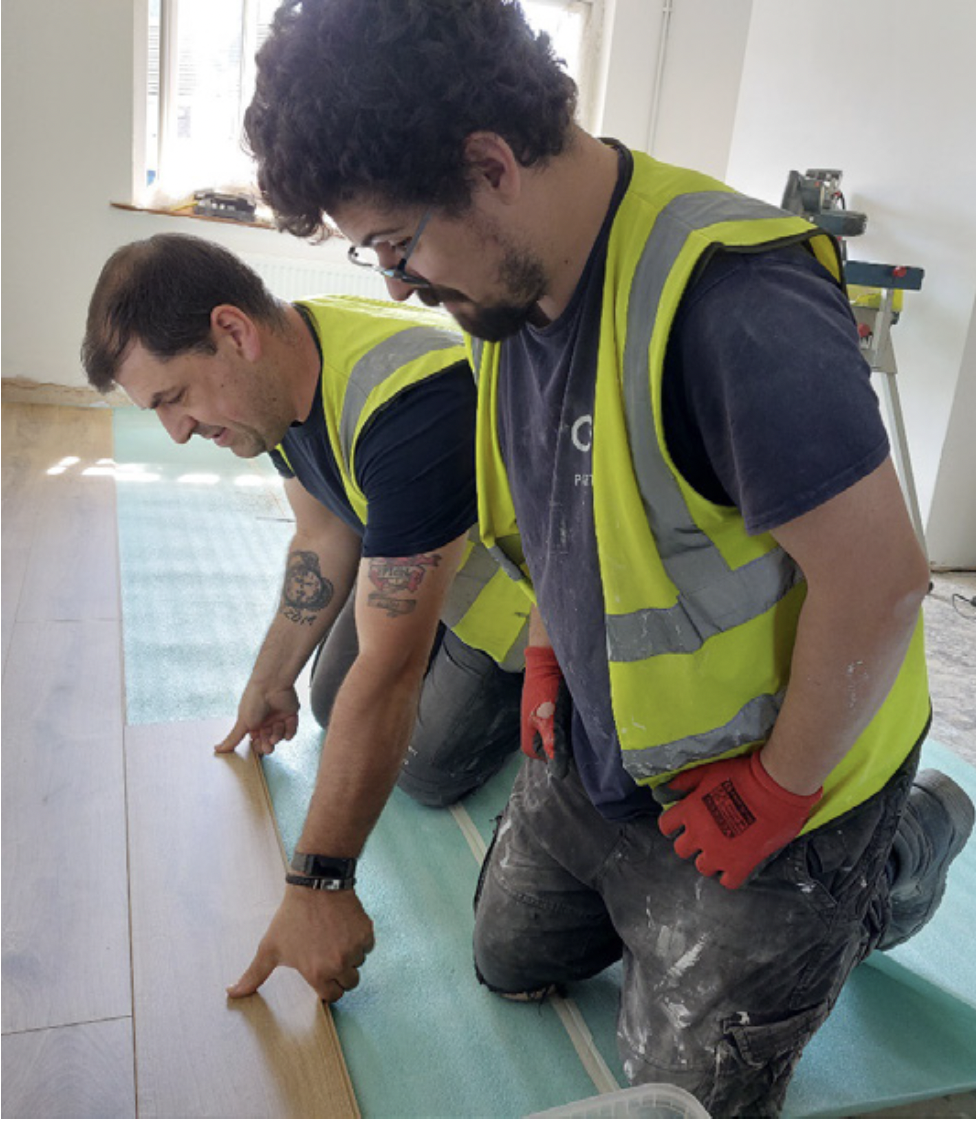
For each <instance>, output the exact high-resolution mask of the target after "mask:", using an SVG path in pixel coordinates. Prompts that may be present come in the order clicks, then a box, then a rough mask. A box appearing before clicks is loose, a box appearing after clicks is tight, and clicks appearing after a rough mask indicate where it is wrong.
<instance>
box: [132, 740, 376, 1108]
mask: <svg viewBox="0 0 978 1122" xmlns="http://www.w3.org/2000/svg"><path fill="white" fill-rule="evenodd" d="M227 723H228V721H227V720H226V719H223V720H212V721H207V722H193V723H182V724H168V725H140V726H135V727H130V728H128V729H127V730H126V765H127V773H128V791H129V837H130V894H131V907H132V940H133V1002H134V1004H133V1015H134V1019H135V1026H136V1034H135V1039H136V1067H137V1071H138V1073H139V1081H138V1087H137V1109H138V1113H139V1116H140V1117H141V1118H172V1117H178V1118H179V1117H197V1118H353V1117H357V1116H358V1114H357V1108H356V1102H355V1099H354V1096H353V1090H352V1087H351V1084H350V1081H349V1076H348V1074H347V1071H346V1066H345V1064H344V1061H343V1057H342V1053H341V1051H340V1047H339V1042H338V1040H337V1037H336V1033H335V1029H334V1027H333V1023H332V1018H331V1017H330V1015H329V1013H328V1011H327V1010H326V1009H325V1008H324V1007H323V1006H322V1004H321V1002H320V1001H319V1000H318V999H317V998H316V996H315V994H314V993H313V992H312V990H311V989H310V988H309V987H308V986H307V985H306V983H305V982H304V981H303V980H302V979H301V977H300V976H299V975H298V974H297V973H295V972H294V971H292V970H287V969H283V970H276V971H275V973H274V974H273V975H272V977H271V978H270V979H269V980H268V981H267V982H266V983H265V985H264V986H263V987H262V989H261V991H260V993H259V994H257V995H255V996H253V997H250V998H247V999H244V1000H242V1001H237V1002H231V1001H229V1000H228V999H227V997H226V995H225V992H224V991H225V987H226V986H227V985H228V984H229V983H231V982H233V981H236V980H237V978H238V977H239V976H240V974H241V973H242V972H243V971H244V969H245V967H246V966H247V965H248V963H249V962H250V961H251V958H252V956H253V955H254V952H255V949H256V947H257V945H258V941H259V939H260V938H261V936H262V935H263V934H264V932H265V928H266V927H267V925H268V922H269V920H270V919H271V916H272V914H273V913H274V911H275V908H276V907H277V906H278V903H279V901H280V900H281V894H282V884H283V871H284V859H283V855H282V850H281V846H280V843H279V840H278V836H277V833H276V831H275V827H274V821H273V818H272V815H271V810H270V807H269V804H268V797H267V792H266V791H265V788H264V783H263V780H262V778H261V776H260V769H259V767H258V763H257V761H256V760H255V759H254V757H253V756H251V755H250V754H249V755H243V754H242V755H233V756H215V755H214V753H213V747H212V746H213V745H214V744H215V743H216V742H217V741H218V740H219V739H221V738H222V737H223V736H224V735H225V733H226V731H227V729H226V725H227Z"/></svg>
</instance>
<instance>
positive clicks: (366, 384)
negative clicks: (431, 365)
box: [340, 327, 462, 475]
mask: <svg viewBox="0 0 978 1122" xmlns="http://www.w3.org/2000/svg"><path fill="white" fill-rule="evenodd" d="M461 342H462V337H461V336H460V335H457V334H455V333H454V332H450V331H442V330H439V329H438V328H435V327H407V328H405V329H404V330H403V331H398V332H397V334H396V335H391V336H390V338H388V339H385V340H384V341H383V342H381V343H378V344H377V345H376V346H375V347H372V348H371V349H370V350H369V351H367V353H366V354H365V355H362V356H361V357H360V358H359V359H358V360H357V362H356V364H355V365H354V367H353V370H352V371H351V373H350V380H349V382H348V383H347V386H346V394H345V395H344V397H343V410H342V412H341V414H340V448H341V450H342V453H343V462H344V463H345V464H346V465H347V469H348V470H349V472H350V474H351V475H352V474H353V465H352V463H351V459H350V457H351V454H352V451H353V438H354V436H356V431H357V425H358V424H359V423H360V414H361V413H362V412H363V406H364V403H365V402H366V400H367V398H368V397H369V396H370V394H371V393H372V391H373V390H375V389H376V388H377V387H378V386H380V385H382V384H383V383H384V382H385V381H386V380H387V379H388V378H389V377H390V376H391V375H392V374H393V373H394V372H395V371H396V370H399V369H400V368H401V367H402V366H405V365H406V364H407V363H409V362H414V361H415V360H416V359H419V358H423V357H424V356H425V355H426V354H431V352H432V351H444V350H448V348H449V347H457V346H459V344H460V343H461Z"/></svg>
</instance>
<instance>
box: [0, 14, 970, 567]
mask: <svg viewBox="0 0 978 1122" xmlns="http://www.w3.org/2000/svg"><path fill="white" fill-rule="evenodd" d="M143 2H144V0H85V2H84V3H79V2H77V0H50V2H49V3H46V4H42V3H38V2H37V0H5V3H4V11H3V17H4V18H3V23H4V26H3V30H4V31H5V32H6V35H5V36H4V39H3V69H2V79H3V92H4V94H5V95H6V97H5V98H4V105H3V135H2V143H3V154H4V155H5V156H7V157H8V158H7V161H6V169H5V170H6V174H5V177H4V183H3V205H4V209H5V217H6V223H5V229H4V233H5V235H6V240H5V244H4V249H5V250H6V253H5V257H4V268H3V325H2V328H3V330H2V337H3V371H2V372H3V376H4V377H23V378H29V379H32V380H35V381H40V382H56V383H61V384H64V385H81V384H83V382H84V377H83V374H82V372H81V369H80V366H79V363H78V357H77V356H78V347H79V344H80V341H81V336H82V332H83V330H84V317H85V309H86V307H87V303H88V297H89V294H90V292H91V289H92V286H93V284H94V282H95V279H96V277H97V275H98V272H99V269H100V268H101V266H102V264H103V263H104V261H105V259H106V258H107V257H108V255H109V254H110V253H111V252H112V251H113V250H114V249H116V248H117V247H118V246H120V245H123V244H125V243H126V242H129V241H132V240H134V239H137V238H143V237H148V236H150V235H151V234H153V233H156V232H157V231H159V230H177V231H182V232H187V231H188V230H189V231H191V232H194V233H200V234H202V235H204V236H207V237H212V238H213V239H214V240H216V241H220V242H222V243H223V244H225V245H227V246H229V247H230V248H231V249H234V250H237V251H238V252H242V253H253V254H259V255H262V256H269V255H273V256H274V255H282V256H285V255H289V256H292V255H299V256H302V257H305V258H309V257H317V256H319V257H321V256H326V257H331V258H335V257H336V256H337V255H338V254H339V253H340V249H339V247H337V246H321V247H310V246H306V245H303V244H302V243H300V242H299V241H297V240H296V239H295V238H291V237H289V236H287V235H279V234H276V233H274V232H271V231H261V230H250V229H244V228H237V227H233V226H225V225H220V224H216V223H206V224H205V223H190V222H187V221H186V220H181V219H174V218H165V217H158V216H152V215H144V214H133V213H127V212H124V211H118V210H113V209H111V208H110V207H109V205H108V204H109V201H110V200H125V199H127V198H128V197H129V190H130V176H131V145H132V135H133V119H132V107H133V97H132V89H133V40H134V36H135V27H136V21H135V13H136V12H137V11H139V10H141V5H142V3H143ZM666 2H667V0H661V2H659V0H607V6H608V17H609V37H608V39H607V41H606V44H605V52H604V53H605V60H604V61H605V67H604V71H605V77H606V81H607V86H606V90H605V94H604V97H603V99H602V102H601V105H600V112H599V115H598V120H599V122H600V123H599V126H598V128H599V131H600V132H602V133H604V134H610V135H614V136H618V137H620V138H621V139H622V140H624V141H625V142H626V143H629V144H631V145H633V146H634V147H639V148H642V147H645V146H646V144H647V143H648V138H649V132H650V127H651V124H652V116H653V113H652V110H653V97H654V91H655V85H656V83H655V66H656V61H657V58H658V47H659V34H660V28H661V26H662V20H661V10H662V7H663V4H665V3H666ZM672 3H673V8H674V11H673V15H672V19H671V29H670V38H669V42H668V51H667V55H666V64H665V69H664V72H663V76H662V83H661V98H660V102H659V111H658V124H657V131H656V150H655V152H654V153H653V154H655V155H657V156H659V157H660V158H662V159H666V160H670V161H673V162H678V163H686V164H689V165H691V166H694V167H699V168H700V169H701V170H704V171H708V172H711V173H712V174H716V175H720V176H721V177H727V178H729V179H730V181H731V182H732V183H733V184H734V186H737V187H739V188H740V189H742V190H745V191H747V192H749V193H751V194H755V195H758V196H760V197H762V198H767V199H770V200H772V201H775V202H777V201H779V200H780V195H781V190H782V188H783V185H784V180H785V178H786V175H787V171H788V170H789V169H790V168H792V167H797V168H801V169H804V168H806V167H809V166H815V165H819V164H822V165H829V166H838V167H841V168H843V169H844V171H845V180H844V185H845V186H846V187H847V188H848V190H849V194H850V203H851V204H852V205H854V206H857V207H860V208H862V209H865V210H867V211H869V213H870V232H869V233H868V234H867V235H866V236H865V237H864V238H862V239H860V241H859V242H858V243H854V244H855V245H857V246H858V251H859V254H860V256H862V255H865V256H866V257H868V258H873V259H878V260H891V261H899V262H902V263H909V264H916V265H923V266H924V267H925V268H926V269H927V279H926V282H925V287H924V290H923V292H921V293H920V294H918V295H913V296H911V297H910V298H909V302H908V308H907V311H906V314H905V316H904V319H903V321H902V322H901V323H900V324H899V325H898V327H897V328H896V332H895V336H894V338H895V343H896V347H897V354H898V361H899V363H900V369H901V373H900V385H901V391H902V393H903V400H904V406H905V411H906V413H907V414H908V427H909V429H910V439H911V455H912V458H913V462H914V466H915V470H916V475H917V484H918V489H919V491H920V494H921V501H922V506H923V508H924V516H925V520H926V519H927V518H928V515H929V514H930V513H931V512H930V508H931V505H932V496H933V495H934V491H935V485H936V483H937V478H938V471H939V470H940V472H941V490H942V495H944V498H943V499H942V503H941V505H940V509H938V508H937V507H936V506H935V508H934V511H933V513H932V515H931V517H930V521H929V523H928V533H929V535H931V536H932V537H934V538H935V540H936V541H937V540H939V541H940V551H941V557H940V559H942V560H944V561H945V562H949V563H955V564H970V565H973V564H974V531H973V527H972V529H971V531H970V541H966V540H965V539H966V538H967V537H968V532H967V530H966V529H965V530H955V528H954V526H952V525H951V523H952V522H953V523H957V524H958V525H960V522H961V519H960V517H959V515H958V513H957V512H959V511H960V510H961V509H963V508H969V509H971V510H972V511H973V509H974V505H975V492H974V473H973V471H972V472H968V471H966V470H964V469H961V470H959V469H958V467H957V466H955V465H957V464H958V463H959V462H960V461H961V456H960V454H959V448H960V446H962V445H963V447H964V450H965V452H967V449H968V448H969V447H970V448H971V449H972V452H971V454H972V456H973V454H974V453H973V447H974V430H973V429H972V428H971V425H970V420H969V421H967V422H964V423H962V422H961V420H960V418H961V416H962V411H961V410H960V409H959V410H958V411H957V413H956V414H955V415H954V416H955V417H956V418H957V420H956V421H955V423H954V424H953V425H952V426H951V427H950V428H949V421H950V420H951V419H952V404H953V403H954V402H955V396H956V394H957V395H958V397H959V398H961V400H966V399H967V393H966V390H967V384H966V383H967V379H969V378H971V379H973V377H974V363H973V359H972V360H968V359H967V358H966V357H965V347H966V340H967V333H968V327H969V323H970V317H971V314H972V308H973V305H974V296H975V294H974V280H973V278H974V252H973V247H974V241H975V237H974V233H975V231H974V211H973V190H974V187H973V183H974V110H973V106H974V97H973V95H974V89H973V85H972V77H973V63H972V55H971V51H972V47H971V44H972V43H973V42H974V11H973V7H972V6H971V4H970V0H945V3H943V4H941V5H940V6H928V5H921V4H918V3H911V2H910V0H859V3H851V2H848V0H823V2H822V3H821V4H820V5H818V6H817V7H816V8H813V7H812V6H811V4H809V3H802V2H801V0H672ZM934 11H937V12H939V13H940V18H939V19H937V18H935V17H934V15H933V14H932V13H933V12H934ZM789 43H790V44H793V46H792V48H791V49H790V50H789V49H788V48H787V46H786V45H787V44H789ZM727 165H729V166H727ZM962 378H963V379H965V384H964V385H963V386H962V388H961V391H960V392H959V380H960V379H962ZM971 394H972V398H971V400H972V401H973V394H974V390H973V388H972V389H971ZM966 415H967V416H968V417H970V416H972V415H973V409H972V411H971V413H969V414H966ZM962 430H963V431H962ZM941 464H943V465H944V466H942V467H940V468H939V465H941ZM966 477H967V478H966ZM945 492H946V493H945Z"/></svg>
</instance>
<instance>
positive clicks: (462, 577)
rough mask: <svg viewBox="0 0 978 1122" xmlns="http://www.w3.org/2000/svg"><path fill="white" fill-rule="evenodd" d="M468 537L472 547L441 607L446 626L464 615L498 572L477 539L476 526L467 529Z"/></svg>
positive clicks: (452, 625) (497, 568) (477, 530)
mask: <svg viewBox="0 0 978 1122" xmlns="http://www.w3.org/2000/svg"><path fill="white" fill-rule="evenodd" d="M468 539H469V541H470V542H472V549H471V551H470V553H469V555H468V557H467V558H466V560H465V564H464V565H463V566H462V567H461V568H460V569H459V570H458V572H457V573H456V574H455V579H454V580H453V581H452V587H451V589H449V592H448V597H447V599H446V601H445V605H444V607H443V608H442V613H441V618H442V621H443V622H444V624H445V626H446V627H454V626H455V625H456V624H457V623H458V622H459V620H461V619H462V618H463V617H464V616H465V614H466V612H468V611H469V609H470V608H471V607H472V605H473V604H474V603H475V602H476V600H478V599H479V596H480V595H481V593H482V590H483V589H484V588H485V586H486V585H487V584H488V583H489V582H490V581H491V580H492V578H493V577H494V576H495V575H496V573H497V572H499V566H498V565H497V564H496V562H495V561H494V560H493V559H492V558H491V557H490V556H489V550H488V549H486V547H485V546H484V545H482V543H481V542H480V541H479V529H478V527H477V526H474V527H473V528H472V529H471V530H469V533H468Z"/></svg>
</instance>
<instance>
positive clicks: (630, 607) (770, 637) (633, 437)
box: [467, 153, 930, 829]
mask: <svg viewBox="0 0 978 1122" xmlns="http://www.w3.org/2000/svg"><path fill="white" fill-rule="evenodd" d="M802 243H803V244H807V245H808V246H809V247H810V248H811V250H812V252H813V253H814V254H815V256H816V257H817V258H818V260H819V261H820V262H821V263H822V264H823V265H824V266H825V267H826V268H827V269H828V270H829V272H830V273H831V274H832V275H833V276H834V277H835V278H836V280H837V281H838V282H839V283H840V285H841V283H842V266H841V262H840V259H839V254H838V248H837V246H836V243H835V241H834V240H833V239H832V238H830V237H829V236H828V235H826V234H824V233H822V232H821V231H820V230H818V229H817V228H816V227H814V226H812V225H810V224H809V223H808V222H806V221H804V220H803V219H801V218H797V217H794V216H792V215H788V214H786V213H785V212H784V211H781V210H778V209H777V208H775V207H772V206H769V205H767V204H766V203H761V202H758V201H756V200H753V199H749V198H745V197H744V196H742V195H739V194H737V193H736V192H734V191H732V190H731V189H730V188H729V187H726V186H725V185H723V184H721V183H718V182H717V181H715V180H712V179H709V178H708V177H706V176H703V175H700V174H698V173H695V172H691V171H687V170H684V169H681V168H675V167H671V166H669V165H667V164H662V163H660V162H658V161H656V160H653V159H651V158H650V157H648V156H645V155H644V154H642V153H634V172H633V176H632V179H631V182H630V184H629V186H628V189H627V191H626V193H625V195H624V198H623V199H622V202H621V205H620V207H619V209H618V212H617V214H616V216H615V219H614V222H613V225H612V229H611V233H610V239H609V244H608V253H607V262H606V267H605V281H604V293H603V304H602V318H601V325H600V336H599V345H598V360H597V369H596V372H595V401H594V416H593V436H592V455H593V463H592V487H593V504H594V525H595V535H596V539H597V541H596V545H597V556H598V565H599V569H600V579H601V585H602V590H603V596H604V614H605V643H606V647H607V656H608V663H609V677H610V683H611V703H612V710H613V712H614V718H615V727H616V731H617V734H618V740H619V743H620V746H621V753H622V762H623V765H624V767H625V769H626V770H627V771H628V773H629V774H630V775H631V776H632V777H633V778H634V779H635V780H636V781H637V782H639V783H644V784H649V785H652V786H656V785H658V784H659V783H662V782H665V781H667V780H668V779H669V777H670V776H671V775H674V774H675V773H676V772H677V771H682V770H684V769H685V768H688V767H692V766H695V765H697V764H700V763H703V762H705V761H707V760H712V759H717V758H720V757H723V756H733V755H740V754H743V753H746V752H748V751H751V750H752V749H754V748H755V747H757V746H758V745H759V744H762V743H764V742H765V741H766V740H767V738H768V736H769V735H770V732H771V729H772V728H773V726H774V722H775V720H776V719H777V716H778V713H779V712H780V708H781V703H782V700H783V698H784V693H785V689H786V687H787V684H788V676H789V672H790V668H791V656H792V652H793V649H794V643H795V634H796V630H797V624H798V616H799V613H800V611H801V608H802V605H803V603H804V600H805V594H806V585H805V581H804V577H803V576H802V574H801V572H800V570H799V569H798V567H797V566H796V565H795V563H794V562H793V561H792V559H791V558H790V557H788V556H787V555H786V554H785V553H784V551H783V550H782V549H781V548H780V546H779V545H778V543H777V542H776V541H775V539H774V538H773V537H772V536H771V535H770V534H760V535H757V536H751V535H749V534H748V533H747V529H746V526H745V524H744V521H743V518H742V517H741V515H740V514H739V512H738V511H736V510H735V509H732V508H731V507H728V506H720V505H717V504H715V503H711V502H710V501H709V500H707V499H705V498H704V497H703V496H702V495H700V494H698V493H697V492H696V491H695V490H694V489H693V488H692V487H691V486H690V485H689V484H688V483H687V482H686V480H685V479H684V478H683V477H682V475H681V474H680V473H679V471H678V469H677V468H676V465H675V464H674V462H673V460H672V458H671V456H670V454H669V450H668V448H667V446H666V441H665V437H664V433H663V418H662V395H661V391H662V374H663V363H664V357H665V353H666V345H667V342H668V339H669V332H670V329H671V327H672V323H673V320H674V318H675V315H676V311H677V308H678V307H679V303H680V300H681V298H682V296H683V293H684V292H685V291H686V288H687V286H688V285H689V283H690V280H691V278H692V277H693V276H694V275H695V273H696V270H697V267H698V266H700V265H701V264H702V262H704V261H705V260H706V259H707V258H708V256H709V254H710V253H711V252H713V251H714V250H715V249H716V248H717V247H721V248H730V249H736V250H738V251H740V252H751V251H759V250H763V249H772V248H776V247H779V246H785V245H791V244H802ZM467 345H468V346H469V350H470V354H471V355H472V361H473V369H474V370H476V372H477V377H478V381H479V413H478V420H477V437H476V463H477V468H478V490H479V522H480V528H481V532H482V537H483V541H484V542H485V543H486V545H487V546H488V547H489V549H490V552H491V553H493V555H494V556H496V558H497V560H499V562H500V564H501V565H503V566H504V567H506V568H507V571H509V573H510V575H511V577H513V578H514V579H515V580H516V581H518V582H521V583H523V584H525V585H527V586H528V570H527V568H526V565H525V561H524V558H523V556H522V553H521V552H520V545H519V537H518V531H517V526H516V516H515V512H514V508H513V500H512V494H511V492H510V487H509V481H508V478H507V475H506V468H505V466H504V464H503V460H502V455H501V452H500V445H499V438H498V430H497V408H498V403H497V380H498V372H499V356H500V344H490V343H483V342H481V341H479V340H476V339H469V340H467ZM929 719H930V699H929V695H928V689H927V675H926V669H925V664H924V648H923V630H922V625H921V623H918V626H917V629H916V632H915V634H914V637H913V640H912V642H911V645H910V649H909V651H908V653H907V655H906V657H905V659H904V663H903V666H902V668H901V670H900V673H899V676H898V678H897V680H896V682H895V684H894V686H893V688H892V689H891V691H890V693H889V695H888V697H887V698H886V700H885V702H884V703H883V705H882V707H881V708H880V710H879V711H878V712H877V713H876V715H875V717H874V718H873V720H872V722H871V723H870V725H869V726H868V727H867V729H866V730H865V731H864V733H863V734H862V735H861V736H860V737H859V739H858V740H857V742H856V744H855V745H854V746H853V748H852V749H851V751H850V752H849V753H848V754H847V755H846V757H845V759H844V760H842V761H841V762H840V763H839V764H838V765H837V767H836V768H835V769H834V770H833V771H832V773H831V774H830V776H829V777H828V779H827V780H826V782H825V785H824V795H823V798H822V799H821V801H820V802H819V804H818V806H817V807H816V809H815V811H814V813H813V814H812V816H811V817H810V819H809V821H808V823H807V825H806V829H813V828H815V827H816V826H819V825H822V824H823V823H825V822H827V821H829V820H831V819H832V818H835V817H837V816H838V815H839V814H842V813H844V812H845V811H846V810H848V809H850V808H851V807H853V806H856V805H858V804H859V803H861V802H863V801H865V799H867V798H868V797H870V796H871V795H872V794H875V793H876V791H878V790H879V789H880V788H881V787H882V786H883V785H884V784H885V783H886V781H887V780H888V779H889V778H890V777H891V776H892V775H893V773H894V772H895V771H896V770H897V768H898V767H899V765H900V764H901V763H902V762H903V760H904V759H905V758H906V756H907V754H908V753H909V752H910V750H911V749H912V747H913V746H914V744H915V743H916V742H917V740H918V739H919V738H920V737H922V736H923V734H924V732H925V731H926V728H927V724H928V721H929Z"/></svg>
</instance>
